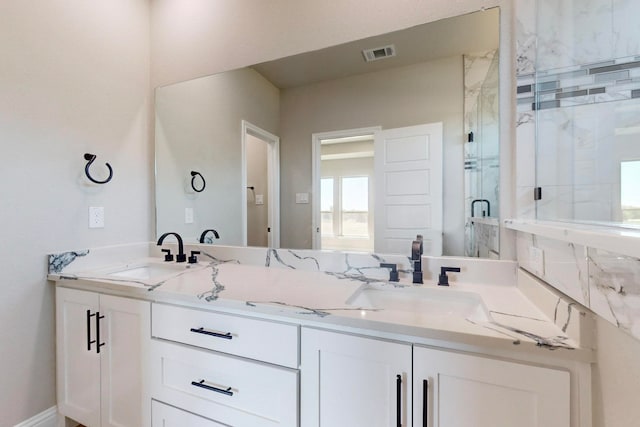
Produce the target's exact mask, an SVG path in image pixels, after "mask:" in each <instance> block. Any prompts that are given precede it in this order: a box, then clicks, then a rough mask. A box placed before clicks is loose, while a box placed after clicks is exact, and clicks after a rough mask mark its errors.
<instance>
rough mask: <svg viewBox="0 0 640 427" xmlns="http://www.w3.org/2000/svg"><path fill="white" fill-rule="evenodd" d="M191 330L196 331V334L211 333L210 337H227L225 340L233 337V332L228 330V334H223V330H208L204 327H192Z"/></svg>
mask: <svg viewBox="0 0 640 427" xmlns="http://www.w3.org/2000/svg"><path fill="white" fill-rule="evenodd" d="M190 330H191V332H195V333H196V334H203V335H209V336H210V337H216V338H222V339H225V340H230V339H233V336H232V335H231V332H227V333H226V334H223V333H221V332H213V331H207V330H205V329H204V328H198V329H196V328H191V329H190Z"/></svg>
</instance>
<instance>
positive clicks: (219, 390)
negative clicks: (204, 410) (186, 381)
mask: <svg viewBox="0 0 640 427" xmlns="http://www.w3.org/2000/svg"><path fill="white" fill-rule="evenodd" d="M191 385H194V386H196V387H200V388H203V389H205V390H209V391H215V392H216V393H222V394H224V395H226V396H233V392H232V391H231V387H227V388H226V389H224V388H218V387H214V386H210V385H206V384H205V383H204V380H200V381H191Z"/></svg>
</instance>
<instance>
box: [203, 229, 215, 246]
mask: <svg viewBox="0 0 640 427" xmlns="http://www.w3.org/2000/svg"><path fill="white" fill-rule="evenodd" d="M210 231H211V232H212V233H213V235H214V236H215V238H216V239H219V238H220V235H219V234H218V232H217V231H216V230H214V229H213V228H209V229H206V230H204V231H203V232H202V234H201V235H200V243H204V238H205V236H206V235H207V233H208V232H210Z"/></svg>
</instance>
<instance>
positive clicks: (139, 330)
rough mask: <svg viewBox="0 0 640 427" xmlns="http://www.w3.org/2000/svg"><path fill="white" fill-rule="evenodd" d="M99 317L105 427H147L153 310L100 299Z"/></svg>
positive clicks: (137, 303) (142, 304) (120, 300)
mask: <svg viewBox="0 0 640 427" xmlns="http://www.w3.org/2000/svg"><path fill="white" fill-rule="evenodd" d="M100 316H101V317H102V318H101V319H100V327H101V328H100V343H99V344H100V345H101V347H100V356H101V361H100V362H101V386H100V387H101V398H102V405H101V407H102V411H101V413H102V427H140V426H148V425H149V424H150V420H149V418H150V413H151V407H150V405H151V398H150V395H149V393H148V391H147V390H146V389H145V388H143V381H142V378H143V377H147V375H146V373H145V370H146V366H147V365H148V363H147V359H148V357H149V350H148V348H149V341H150V339H151V326H150V321H151V306H150V304H149V302H147V301H139V300H134V299H130V298H120V297H114V296H111V295H100ZM103 316H104V317H103Z"/></svg>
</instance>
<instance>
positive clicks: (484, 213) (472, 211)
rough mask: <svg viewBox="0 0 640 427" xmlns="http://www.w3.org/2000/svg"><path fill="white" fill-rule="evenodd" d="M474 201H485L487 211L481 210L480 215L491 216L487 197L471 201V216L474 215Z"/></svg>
mask: <svg viewBox="0 0 640 427" xmlns="http://www.w3.org/2000/svg"><path fill="white" fill-rule="evenodd" d="M476 203H486V204H487V211H486V212H485V211H482V216H491V203H489V201H488V200H487V199H475V200H473V201H472V202H471V216H472V217H474V216H475V214H474V207H475V204H476Z"/></svg>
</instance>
